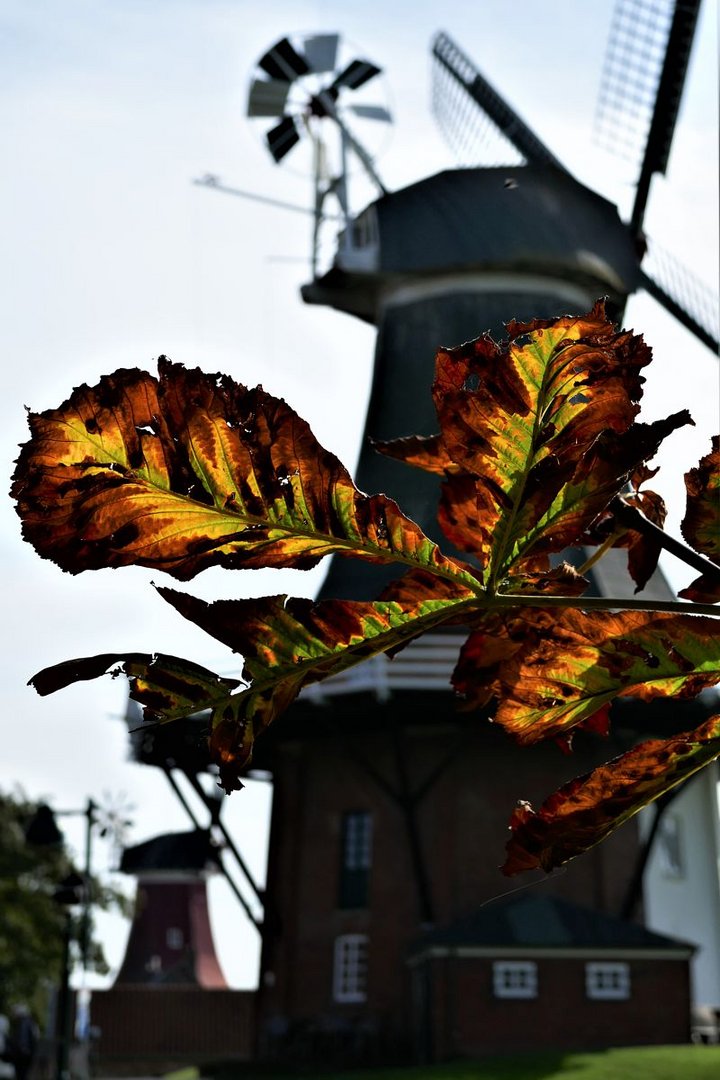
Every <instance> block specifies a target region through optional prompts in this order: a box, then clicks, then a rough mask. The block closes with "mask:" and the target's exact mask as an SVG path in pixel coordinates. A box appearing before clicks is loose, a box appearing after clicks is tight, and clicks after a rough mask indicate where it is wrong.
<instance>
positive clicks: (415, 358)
mask: <svg viewBox="0 0 720 1080" xmlns="http://www.w3.org/2000/svg"><path fill="white" fill-rule="evenodd" d="M699 7H700V0H691V2H678V3H674V2H673V0H662V2H661V3H659V4H658V3H655V2H652V3H651V2H650V0H618V3H617V6H616V9H615V13H614V17H613V22H612V27H611V36H610V42H609V46H608V51H607V55H606V60H605V66H604V72H603V79H602V85H601V89H600V95H599V101H598V109H597V117H596V126H597V131H598V135H599V137H601V138H602V140H603V141H604V143H605V144H606V145H609V146H611V147H612V148H613V149H618V147H620V148H621V149H622V151H623V152H624V154H625V156H628V155H630V156H634V157H635V158H636V159H637V177H638V179H637V186H636V195H635V200H634V205H633V208H632V212H631V214H630V217H629V220H628V221H627V222H623V221H621V220H620V218H619V216H618V213H617V211H616V209H615V207H614V206H613V205H612V204H611V203H610V202H608V201H607V200H606V199H604V198H603V197H602V196H601V195H599V194H598V193H596V192H594V191H591V190H590V189H589V188H587V187H585V186H583V185H582V184H580V183H579V182H578V181H577V180H575V179H574V178H573V176H572V175H571V174H570V172H569V170H568V169H567V168H566V167H565V165H564V164H563V162H562V161H561V160H560V158H559V157H557V156H556V155H555V154H554V153H553V151H552V150H551V149H550V148H549V147H548V146H546V145H545V143H544V142H543V141H542V140H541V139H540V138H539V136H538V135H537V134H536V133H535V132H534V131H533V130H532V128H531V127H530V126H529V125H528V124H527V123H526V122H525V121H524V120H523V119H522V118H521V117H520V116H519V115H518V113H517V112H516V111H515V110H514V109H513V108H512V107H511V105H510V104H509V103H508V102H507V101H506V100H505V99H504V98H503V97H502V96H501V94H500V93H499V92H498V91H497V90H496V89H495V88H494V87H492V86H491V85H490V83H489V82H488V80H487V79H486V78H485V77H484V76H483V75H482V73H481V72H480V71H479V70H478V69H477V67H476V66H475V65H474V64H473V62H472V61H471V60H470V59H469V57H468V56H467V55H465V53H464V52H463V51H462V49H461V48H460V47H459V46H458V45H457V44H456V43H455V42H454V41H453V40H452V39H451V38H450V37H449V36H448V35H447V34H445V33H438V34H437V36H436V37H435V39H434V41H433V43H432V50H431V52H432V62H433V94H432V105H433V112H434V115H435V117H436V119H437V121H438V123H439V125H440V128H441V131H442V133H443V134H444V136H445V137H446V139H447V140H448V142H449V143H450V145H451V146H452V147H453V149H454V150H455V151H456V153H457V154H458V156H459V157H460V159H461V160H462V161H463V163H464V164H465V166H466V167H463V168H459V169H454V170H448V171H446V172H443V173H440V174H438V175H436V176H432V177H429V178H427V179H425V180H421V181H419V182H418V183H415V184H412V185H410V186H409V187H407V188H404V189H403V190H400V191H395V192H388V191H386V190H385V188H384V186H383V184H382V181H381V180H380V178H379V176H378V173H377V171H376V168H375V165H374V162H373V158H372V155H371V153H370V152H369V151H368V150H367V149H366V148H365V146H364V144H363V141H362V140H361V138H360V137H358V136H356V134H354V129H353V127H352V125H353V124H355V123H356V122H357V120H358V119H359V118H360V119H362V120H363V121H365V122H366V126H367V125H368V124H369V125H370V126H372V125H373V124H375V125H376V124H377V121H388V120H389V119H390V116H389V112H388V110H387V109H386V108H385V107H384V106H380V105H378V104H376V103H374V102H373V103H371V104H366V103H364V102H360V101H359V99H358V98H357V94H358V91H360V90H361V88H362V89H365V88H368V87H369V88H370V93H371V94H373V93H374V92H375V87H376V85H377V78H378V76H379V75H380V69H379V68H378V67H377V65H375V64H373V63H372V62H370V61H367V60H362V59H358V58H357V57H353V58H352V59H349V60H348V61H343V62H339V43H340V39H339V37H338V35H320V36H313V37H306V38H293V39H292V40H291V39H290V38H288V37H285V38H283V39H281V40H280V41H279V42H277V43H276V44H275V45H274V46H273V47H272V48H271V49H270V50H268V52H266V53H265V54H264V55H263V56H262V57H261V58H260V60H259V62H258V65H257V69H256V72H255V75H254V77H253V79H252V81H251V85H250V92H249V97H248V110H247V111H248V116H249V117H250V118H251V120H252V122H253V123H258V122H265V123H268V122H270V121H274V123H271V125H270V126H269V127H267V128H266V130H265V140H266V145H267V149H268V151H269V152H270V154H271V155H272V157H273V159H274V160H275V161H276V163H278V164H281V165H282V164H285V163H286V162H288V161H290V162H291V161H292V160H293V156H298V155H299V153H300V152H301V151H299V150H297V149H296V148H297V147H301V148H302V147H303V144H304V145H305V148H306V150H307V148H309V149H310V150H311V156H312V173H313V179H314V192H315V198H314V208H313V211H312V213H313V215H314V219H315V225H314V235H313V248H312V250H313V255H312V269H313V277H312V280H311V281H310V282H309V283H308V284H307V285H305V286H303V288H302V290H301V291H302V296H303V299H304V300H305V301H306V302H307V303H311V304H320V305H326V306H330V307H333V308H335V309H337V310H340V311H344V312H347V313H349V314H352V315H355V316H356V317H359V318H361V319H363V320H365V321H368V322H371V323H374V324H375V325H376V326H377V328H378V337H377V346H376V356H375V369H374V383H373V390H372V393H371V400H370V405H369V409H368V414H367V420H366V428H365V438H364V440H363V449H362V452H361V458H360V464H359V467H358V471H357V480H358V484H359V486H360V487H361V488H362V489H363V490H366V491H379V490H384V491H386V492H388V493H390V494H393V495H399V494H400V493H401V494H402V504H403V506H404V507H406V509H407V510H408V512H409V513H410V514H411V516H414V517H415V519H416V520H417V521H418V522H419V524H421V525H422V526H423V528H425V529H426V530H427V531H428V532H429V533H430V534H431V535H432V536H433V538H434V539H439V536H438V533H437V528H436V526H435V521H434V509H433V508H434V506H435V505H436V495H435V487H436V482H435V481H434V480H433V478H432V477H428V476H421V475H418V476H410V475H409V471H408V470H407V469H405V468H404V467H403V466H402V465H399V464H397V463H393V462H390V461H388V460H383V459H380V458H379V456H378V455H376V454H374V452H373V451H372V450H371V449H370V441H371V440H372V439H373V438H374V439H386V438H393V437H396V436H398V435H401V434H410V433H429V432H431V431H432V430H433V429H434V424H435V421H434V415H433V412H432V406H431V404H430V401H429V395H423V394H422V393H417V394H415V393H413V394H411V395H408V393H407V389H408V387H412V386H414V385H416V384H417V385H418V386H419V387H427V386H429V384H430V381H431V374H432V361H433V355H434V349H435V347H436V346H437V345H438V344H440V343H445V344H451V343H455V342H458V341H462V340H466V339H468V338H470V337H475V336H476V335H477V334H478V333H479V332H482V331H483V330H485V329H491V330H492V331H493V332H494V333H499V334H501V333H502V327H503V323H504V322H505V321H506V320H507V319H508V318H510V317H519V318H526V317H527V318H531V317H548V316H552V315H556V314H558V313H561V312H562V313H568V312H570V313H573V312H576V313H580V312H581V311H586V310H588V309H589V308H590V307H591V306H592V303H593V302H594V301H595V300H596V299H597V298H598V297H599V296H602V295H605V296H607V298H608V309H609V313H610V314H611V316H613V317H615V318H616V319H620V318H621V316H622V312H623V310H624V307H625V303H626V301H627V299H628V297H629V296H630V295H631V294H633V293H635V292H636V291H638V290H643V289H644V290H646V291H647V292H648V293H649V294H650V295H651V296H653V297H654V299H655V300H656V301H657V302H658V303H660V304H661V305H662V306H664V307H665V308H666V309H667V310H668V311H669V312H670V313H671V314H672V315H673V316H674V317H675V318H676V319H677V320H679V322H680V323H681V324H682V325H683V326H685V327H686V328H687V329H688V330H689V331H690V332H691V333H693V334H694V335H695V336H696V337H697V338H698V339H699V340H700V341H701V342H702V343H703V344H705V345H706V346H707V347H708V348H710V349H711V350H714V351H717V349H718V341H717V327H718V315H717V298H716V297H714V296H713V295H712V294H711V292H710V290H709V289H707V287H705V286H704V285H703V284H702V283H701V282H699V281H697V280H696V279H694V278H693V275H691V274H690V273H689V272H688V271H687V270H685V269H684V268H683V267H681V266H680V265H679V264H678V263H677V262H676V261H674V260H672V259H669V258H668V257H667V256H666V255H665V254H664V253H663V252H662V249H660V248H659V247H657V246H656V245H655V244H653V243H652V242H650V241H649V240H648V238H647V237H646V236H645V233H644V231H643V222H644V217H645V209H646V206H647V202H648V197H649V192H650V185H651V181H652V178H653V176H655V175H656V174H658V173H664V172H665V170H666V167H667V162H668V157H669V153H670V147H671V144H672V138H673V132H674V129H675V124H676V120H677V115H678V110H679V107H680V102H681V99H682V92H683V86H684V82H685V77H686V72H687V67H688V62H689V57H690V52H691V48H692V42H693V35H694V32H695V28H696V24H697V18H698V11H699ZM493 141H494V144H495V146H494V149H495V150H496V156H495V159H494V160H495V164H493V165H488V164H485V165H480V164H478V162H482V161H487V160H488V143H492V142H493ZM333 143H334V144H335V145H336V147H337V150H336V153H335V156H334V162H333V164H332V166H330V165H329V158H330V154H329V148H330V147H331V146H332V144H333ZM351 158H352V159H354V160H355V161H356V162H357V164H358V165H359V167H360V170H361V171H362V172H363V173H364V174H365V176H366V177H367V178H369V179H370V181H371V182H372V184H373V185H374V186H375V187H376V189H377V191H378V193H379V197H378V198H377V199H376V200H375V201H373V202H371V203H370V204H369V205H368V206H366V207H365V208H364V209H363V210H361V212H360V213H355V214H353V213H352V211H351V204H350V198H349V191H348V187H349V180H348V177H349V171H350V170H349V159H351ZM468 163H471V166H472V167H467V165H468ZM216 186H217V185H216ZM329 196H334V197H335V198H336V199H337V202H338V206H339V210H340V213H339V215H335V216H334V219H335V220H337V218H339V220H340V230H339V233H338V236H337V246H336V251H335V255H334V258H333V261H332V265H331V266H330V268H329V269H328V270H327V271H326V272H324V273H320V272H319V258H318V251H319V236H320V230H321V226H322V224H323V223H324V222H327V221H328V212H327V208H326V203H327V199H328V197H329ZM420 222H421V223H422V226H421V227H418V223H420ZM377 583H378V578H377V575H374V574H373V571H372V570H371V569H370V568H368V567H365V566H361V565H358V566H354V565H353V564H352V562H350V563H348V562H347V561H345V563H344V564H343V563H342V561H341V560H334V562H333V563H332V564H331V568H330V571H329V575H328V578H327V580H326V583H325V586H324V590H323V594H324V595H328V596H330V595H332V596H343V597H347V596H351V595H352V596H355V597H357V596H359V595H366V596H370V595H371V594H373V595H374V593H375V590H376V588H377ZM358 590H359V591H358Z"/></svg>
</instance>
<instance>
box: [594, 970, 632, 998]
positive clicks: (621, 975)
mask: <svg viewBox="0 0 720 1080" xmlns="http://www.w3.org/2000/svg"><path fill="white" fill-rule="evenodd" d="M585 992H586V994H587V996H588V997H589V998H595V999H598V1000H605V1001H625V1000H626V999H627V998H629V997H630V965H629V964H606V963H599V964H586V965H585Z"/></svg>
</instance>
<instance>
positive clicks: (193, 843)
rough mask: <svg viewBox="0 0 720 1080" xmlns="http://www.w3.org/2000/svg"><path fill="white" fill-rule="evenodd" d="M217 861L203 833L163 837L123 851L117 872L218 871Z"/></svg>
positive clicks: (168, 834) (214, 849) (206, 835)
mask: <svg viewBox="0 0 720 1080" xmlns="http://www.w3.org/2000/svg"><path fill="white" fill-rule="evenodd" d="M219 866H220V858H219V855H218V852H217V849H216V848H215V847H213V845H212V842H211V840H210V834H209V833H208V832H207V831H206V830H205V829H196V830H193V831H192V832H183V833H165V834H164V835H163V836H155V837H153V839H152V840H146V841H145V842H144V843H142V844H136V845H135V846H134V847H130V848H125V850H124V852H123V855H122V859H121V860H120V869H121V870H122V871H123V872H124V873H126V874H142V873H143V872H144V871H153V870H197V871H200V870H206V869H217V868H218V867H219Z"/></svg>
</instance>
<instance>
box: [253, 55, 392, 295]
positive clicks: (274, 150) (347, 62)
mask: <svg viewBox="0 0 720 1080" xmlns="http://www.w3.org/2000/svg"><path fill="white" fill-rule="evenodd" d="M346 52H347V47H346V46H345V45H344V43H342V42H341V39H340V36H339V35H338V34H313V35H308V36H305V37H302V38H299V39H298V38H296V39H295V40H294V41H291V40H290V39H289V38H287V37H284V38H281V40H280V41H278V42H277V43H276V44H275V45H273V46H272V48H271V49H269V50H268V51H267V52H266V53H264V54H263V55H262V56H261V57H260V59H259V60H258V63H257V67H256V70H255V72H254V74H253V77H252V80H251V83H250V92H249V95H248V106H247V115H248V117H249V118H250V119H251V120H252V121H253V122H255V121H259V122H261V123H262V125H263V128H264V141H265V145H266V146H267V149H268V151H269V152H270V154H271V156H272V158H273V160H274V161H275V162H276V163H277V164H280V163H281V162H284V161H286V159H287V158H288V155H290V153H291V151H293V150H295V148H296V147H297V146H300V147H301V148H304V149H305V150H308V149H309V152H310V157H311V160H312V163H311V167H310V171H311V172H312V176H313V184H314V209H313V216H314V219H315V227H314V231H313V246H312V250H313V253H312V270H313V276H315V275H316V274H317V271H318V254H319V246H320V227H321V224H322V223H323V220H324V217H325V214H324V209H325V201H326V199H327V198H328V197H329V196H334V197H335V199H336V200H337V203H338V204H339V210H340V221H341V222H342V227H343V228H342V236H343V237H344V245H345V249H346V250H347V249H348V248H349V247H350V245H351V243H352V228H351V226H352V218H351V210H350V201H349V194H348V185H349V176H350V173H351V162H350V159H351V158H354V160H355V162H356V163H357V164H358V165H359V167H360V168H361V169H362V170H363V172H364V173H365V174H366V175H367V177H369V179H370V180H371V182H372V183H373V185H374V186H375V187H376V188H377V190H378V191H379V192H380V193H381V194H382V195H384V194H386V191H385V187H384V186H383V183H382V181H381V180H380V177H379V176H378V174H377V172H376V170H375V166H374V164H373V159H372V156H371V154H370V153H369V152H368V150H367V149H366V145H365V142H366V140H365V139H364V138H363V136H362V132H360V133H359V135H356V134H355V130H354V129H355V128H356V127H358V125H359V126H360V128H363V127H364V128H366V129H367V128H368V127H369V128H372V127H373V126H376V125H377V124H378V123H380V124H388V123H390V120H391V116H390V112H389V110H388V108H387V107H386V105H385V104H384V103H379V102H378V101H377V98H376V91H375V89H374V85H373V90H372V92H371V94H372V96H371V98H370V99H363V93H362V92H361V91H363V88H365V87H367V86H368V84H371V83H373V84H374V82H375V80H376V78H377V76H379V75H380V73H381V72H380V68H379V67H377V66H376V65H375V64H373V63H372V62H371V61H369V60H364V59H361V58H359V57H357V56H353V57H352V59H350V58H348V56H344V55H343V54H344V53H346ZM269 119H272V120H274V121H276V122H275V123H273V124H272V126H271V127H266V122H267V120H269ZM328 126H330V127H331V128H332V131H331V132H329V131H328ZM370 134H372V132H370ZM328 135H332V136H333V137H332V138H328ZM298 156H300V155H299V154H298V152H297V151H295V153H294V154H293V159H291V160H294V159H297V157H298ZM303 157H304V159H305V160H304V162H303V166H304V169H305V171H307V170H308V162H307V154H305V155H303Z"/></svg>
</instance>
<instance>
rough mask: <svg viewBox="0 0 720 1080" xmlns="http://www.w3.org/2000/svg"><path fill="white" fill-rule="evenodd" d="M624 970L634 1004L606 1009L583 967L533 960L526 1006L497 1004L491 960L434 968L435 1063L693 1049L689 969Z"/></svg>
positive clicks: (643, 963) (664, 964) (658, 963)
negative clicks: (533, 987) (536, 1053)
mask: <svg viewBox="0 0 720 1080" xmlns="http://www.w3.org/2000/svg"><path fill="white" fill-rule="evenodd" d="M534 959H535V958H534ZM612 959H613V957H612V956H610V955H609V956H608V960H612ZM627 962H628V963H629V965H630V981H631V990H630V998H629V1000H626V1001H612V1000H610V1001H604V1000H590V999H588V998H587V996H586V993H585V961H584V960H582V959H577V960H575V959H558V960H549V959H539V960H538V959H536V963H537V974H538V996H537V997H536V998H531V999H527V1000H522V999H520V1000H511V999H505V998H497V997H495V996H494V994H493V985H492V960H491V959H486V958H471V957H442V958H435V959H433V960H430V961H428V967H429V971H428V975H429V983H430V1001H431V1017H432V1020H431V1026H432V1036H433V1038H432V1056H433V1057H434V1059H436V1060H444V1059H449V1058H453V1057H457V1056H465V1055H467V1056H473V1055H478V1054H481V1053H483V1054H485V1053H503V1052H507V1051H508V1050H510V1049H512V1050H513V1051H516V1050H517V1051H523V1050H528V1051H529V1050H540V1049H548V1050H554V1049H557V1050H571V1049H594V1048H602V1047H608V1046H633V1045H635V1046H641V1045H663V1044H669V1043H684V1042H688V1041H689V1037H690V1026H689V1025H690V997H689V967H688V962H687V961H682V960H630V961H627ZM419 976H420V973H419V972H418V977H419ZM417 1023H418V1024H419V1025H422V1018H421V1017H417Z"/></svg>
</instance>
